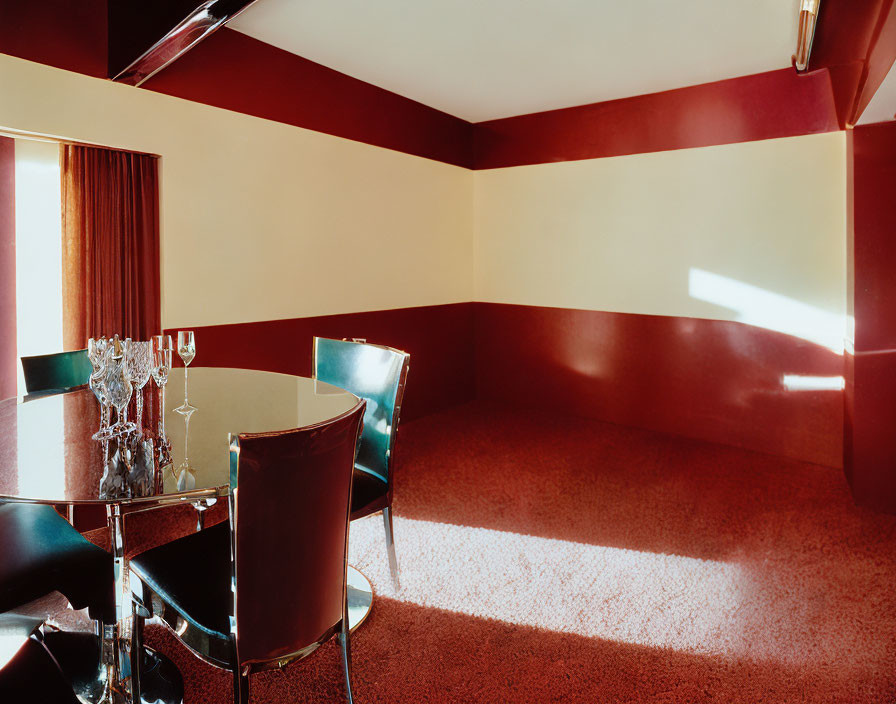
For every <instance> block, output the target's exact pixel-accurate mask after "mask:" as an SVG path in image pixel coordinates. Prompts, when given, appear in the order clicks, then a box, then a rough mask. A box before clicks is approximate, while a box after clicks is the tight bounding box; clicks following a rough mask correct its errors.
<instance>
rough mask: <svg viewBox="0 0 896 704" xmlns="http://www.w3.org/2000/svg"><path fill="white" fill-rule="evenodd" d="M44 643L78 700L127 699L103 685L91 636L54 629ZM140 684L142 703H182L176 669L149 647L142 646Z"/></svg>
mask: <svg viewBox="0 0 896 704" xmlns="http://www.w3.org/2000/svg"><path fill="white" fill-rule="evenodd" d="M44 642H45V643H46V645H47V648H49V650H50V652H51V653H53V657H55V658H56V661H57V662H58V663H59V666H60V668H62V671H63V672H64V673H65V676H66V677H67V678H68V680H69V682H71V683H72V687H73V688H74V690H75V694H76V695H77V697H78V699H79V700H80V701H82V702H85V704H95V703H97V702H104V701H109V702H115V703H116V704H117V703H118V702H125V701H127V699H126V696H127V695H126V694H124V693H122V692H115V691H114V690H113V691H110V690H109V688H108V687H107V679H106V671H105V668H103V667H100V641H99V639H98V638H97V637H96V636H95V635H93V634H91V633H68V632H62V631H57V632H53V633H48V634H47V635H46V636H45V638H44ZM140 683H141V695H142V696H141V697H140V699H141V701H142V702H143V703H144V704H183V700H184V682H183V678H182V677H181V674H180V671H179V670H178V669H177V667H176V666H175V665H174V663H173V662H171V660H169V659H168V658H167V657H165V656H164V655H162V654H161V653H158V652H156V651H154V650H152V649H151V648H144V649H143V668H142V670H141V678H140ZM104 697H105V698H104Z"/></svg>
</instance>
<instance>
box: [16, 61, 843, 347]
mask: <svg viewBox="0 0 896 704" xmlns="http://www.w3.org/2000/svg"><path fill="white" fill-rule="evenodd" d="M0 127H7V128H13V129H18V130H26V131H32V132H37V133H43V134H50V135H57V136H61V137H65V138H70V139H76V140H82V141H87V142H96V143H101V144H107V145H111V146H115V147H120V148H123V149H134V150H140V151H147V152H153V153H157V154H160V155H161V156H162V161H161V167H162V169H161V179H162V183H161V186H162V279H163V300H162V316H163V323H164V324H165V325H166V326H171V327H174V326H188V325H208V324H216V323H232V322H244V321H251V320H267V319H277V318H290V317H299V316H307V315H325V314H333V313H344V312H354V311H364V310H379V309H385V308H397V307H405V306H420V305H430V304H441V303H454V302H463V301H469V300H481V301H490V302H500V303H519V304H529V305H540V306H558V307H570V308H585V309H595V310H608V311H619V312H628V313H647V314H659V315H678V316H689V317H704V318H717V319H725V320H743V321H745V322H751V323H757V321H758V322H759V324H762V323H763V321H765V322H768V323H769V324H768V325H767V326H768V327H773V328H775V326H777V328H776V329H785V330H787V329H788V327H789V326H791V325H792V322H793V319H795V318H799V319H801V320H802V319H806V318H812V316H816V317H817V316H818V315H822V316H825V315H827V316H829V319H826V320H822V322H821V323H819V324H821V325H829V324H830V322H831V319H833V318H837V317H840V318H842V316H843V315H845V310H846V308H845V305H846V235H845V233H846V210H845V208H846V186H845V183H846V147H845V135H844V134H843V133H832V134H825V135H814V136H806V137H794V138H788V139H778V140H768V141H762V142H748V143H744V144H733V145H724V146H717V147H705V148H700V149H685V150H678V151H669V152H660V153H654V154H640V155H633V156H624V157H614V158H605V159H594V160H587V161H573V162H564V163H555V164H540V165H535V166H522V167H513V168H505V169H494V170H488V171H477V172H470V171H468V170H466V169H462V168H459V167H455V166H450V165H446V164H442V163H440V162H436V161H431V160H427V159H422V158H419V157H415V156H410V155H406V154H402V153H399V152H395V151H391V150H388V149H381V148H378V147H373V146H369V145H365V144H361V143H358V142H352V141H350V140H344V139H340V138H337V137H332V136H329V135H324V134H320V133H317V132H313V131H309V130H303V129H300V128H296V127H292V126H289V125H283V124H280V123H277V122H272V121H268V120H263V119H260V118H255V117H250V116H247V115H242V114H239V113H235V112H230V111H226V110H221V109H218V108H212V107H209V106H205V105H201V104H198V103H192V102H190V101H186V100H181V99H178V98H173V97H170V96H165V95H160V94H157V93H152V92H150V91H145V90H138V89H134V88H131V87H128V86H121V85H117V84H113V83H111V82H109V81H103V80H98V79H93V78H88V77H85V76H81V75H78V74H74V73H69V72H66V71H62V70H58V69H54V68H50V67H46V66H43V65H40V64H35V63H31V62H27V61H23V60H21V59H16V58H13V57H9V56H4V55H0ZM695 277H696V279H695ZM695 285H696V286H697V289H696V290H695ZM707 291H708V292H709V295H706V294H707ZM745 299H749V300H748V301H747V303H749V306H752V308H753V310H748V311H746V312H745V311H744V310H743V309H742V305H741V304H742V303H743V302H744V300H745ZM779 304H780V305H779ZM749 306H748V307H749ZM757 306H758V307H759V308H763V310H760V311H758V312H757V311H756V310H755V309H756V308H757ZM782 306H783V307H784V308H787V310H788V314H789V315H790V318H788V319H787V320H784V321H783V322H782V321H781V320H776V319H774V318H775V315H776V314H777V313H776V309H781V308H782ZM800 306H802V308H801V307H800ZM770 315H771V318H772V319H771V322H769V320H767V319H768V318H769V316H770ZM757 316H758V318H757ZM778 317H780V316H778ZM831 317H833V318H831ZM814 324H815V323H810V325H814ZM825 334H826V335H829V331H828V332H826V333H825ZM834 334H835V335H836V333H834ZM808 337H810V338H811V335H809V336H808Z"/></svg>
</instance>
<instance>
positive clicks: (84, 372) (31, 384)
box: [22, 349, 93, 394]
mask: <svg viewBox="0 0 896 704" xmlns="http://www.w3.org/2000/svg"><path fill="white" fill-rule="evenodd" d="M22 371H23V372H24V374H25V388H26V389H27V391H28V393H29V394H33V393H35V392H38V391H50V390H53V391H65V390H66V389H71V388H74V387H75V386H82V385H84V384H86V383H87V380H88V378H89V377H90V374H91V372H93V365H91V364H90V360H89V359H88V358H87V350H86V349H84V350H75V351H74V352H58V353H56V354H41V355H37V356H35V357H22Z"/></svg>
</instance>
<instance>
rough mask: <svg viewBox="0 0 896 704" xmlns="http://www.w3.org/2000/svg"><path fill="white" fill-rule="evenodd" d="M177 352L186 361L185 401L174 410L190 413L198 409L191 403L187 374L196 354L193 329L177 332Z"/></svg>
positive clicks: (184, 413)
mask: <svg viewBox="0 0 896 704" xmlns="http://www.w3.org/2000/svg"><path fill="white" fill-rule="evenodd" d="M177 354H178V356H179V357H180V358H181V359H182V360H183V363H184V403H183V405H182V406H178V407H177V408H175V409H174V410H175V411H177V412H178V413H181V414H183V415H188V414H190V413H192V412H193V411H195V410H196V406H192V405H190V400H189V395H188V389H187V375H188V373H189V371H190V362H192V361H193V358H194V357H195V356H196V341H195V339H194V338H193V331H192V330H179V331H178V333H177Z"/></svg>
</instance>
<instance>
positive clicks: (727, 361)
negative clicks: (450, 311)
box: [476, 303, 843, 466]
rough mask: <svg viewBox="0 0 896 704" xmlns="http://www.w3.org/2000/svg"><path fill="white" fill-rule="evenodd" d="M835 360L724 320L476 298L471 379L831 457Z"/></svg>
mask: <svg viewBox="0 0 896 704" xmlns="http://www.w3.org/2000/svg"><path fill="white" fill-rule="evenodd" d="M785 374H788V375H789V374H794V375H804V376H833V377H837V376H841V375H842V374H843V362H842V357H841V356H840V355H838V354H836V353H833V352H831V351H829V350H827V349H825V348H823V347H819V346H818V345H815V344H813V343H810V342H806V341H804V340H801V339H799V338H795V337H791V336H789V335H784V334H781V333H777V332H772V331H769V330H764V329H762V328H758V327H754V326H751V325H745V324H742V323H736V322H727V321H718V320H705V319H699V318H680V317H668V316H653V315H633V314H626V313H607V312H601V311H585V310H571V309H564V308H541V307H534V306H515V305H501V304H489V303H478V304H477V306H476V385H477V394H478V395H479V397H480V398H489V399H504V400H507V401H511V402H514V403H520V404H527V405H533V406H538V407H542V408H545V409H549V410H552V411H557V412H560V413H573V414H579V415H584V416H588V417H591V418H597V419H600V420H605V421H610V422H613V423H619V424H623V425H634V426H639V427H643V428H650V429H653V430H659V431H663V432H669V433H677V434H681V435H686V436H689V437H694V438H699V439H702V440H709V441H712V442H721V443H727V444H731V445H736V446H739V447H745V448H748V449H751V450H758V451H760V452H766V453H770V454H775V455H781V456H785V457H793V458H796V459H801V460H806V461H809V462H815V463H818V464H824V465H829V466H840V464H841V461H842V444H841V438H842V424H843V395H842V392H840V391H789V390H787V389H785V388H784V387H783V385H782V379H783V376H784V375H785Z"/></svg>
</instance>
